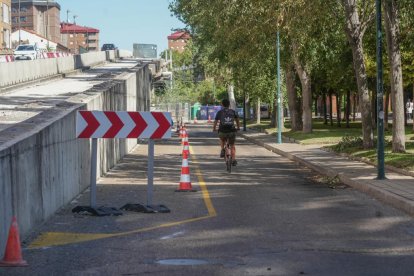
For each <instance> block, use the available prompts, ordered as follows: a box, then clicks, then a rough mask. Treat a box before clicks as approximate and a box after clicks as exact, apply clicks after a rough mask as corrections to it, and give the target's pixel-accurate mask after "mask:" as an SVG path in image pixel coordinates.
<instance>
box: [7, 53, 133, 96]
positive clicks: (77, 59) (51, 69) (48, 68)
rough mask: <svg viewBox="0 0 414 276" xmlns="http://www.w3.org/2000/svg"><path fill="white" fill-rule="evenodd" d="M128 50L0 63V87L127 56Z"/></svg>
mask: <svg viewBox="0 0 414 276" xmlns="http://www.w3.org/2000/svg"><path fill="white" fill-rule="evenodd" d="M127 56H128V51H124V50H116V51H115V50H114V51H106V52H103V51H99V52H89V53H85V54H81V55H74V56H68V57H62V58H50V59H37V60H27V61H26V60H25V61H15V62H8V63H0V88H1V87H7V86H11V85H15V84H19V83H23V82H26V81H32V80H36V79H41V78H45V77H49V76H53V75H58V74H63V73H69V72H71V71H73V70H76V69H80V68H83V67H88V66H95V65H98V64H101V63H103V62H106V61H110V60H114V59H115V58H122V57H127Z"/></svg>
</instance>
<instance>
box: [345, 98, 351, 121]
mask: <svg viewBox="0 0 414 276" xmlns="http://www.w3.org/2000/svg"><path fill="white" fill-rule="evenodd" d="M350 115H351V91H350V90H348V91H347V92H346V128H350V125H349V116H350Z"/></svg>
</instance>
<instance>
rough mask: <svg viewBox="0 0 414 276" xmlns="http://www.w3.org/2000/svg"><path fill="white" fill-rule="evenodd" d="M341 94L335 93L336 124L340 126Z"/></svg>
mask: <svg viewBox="0 0 414 276" xmlns="http://www.w3.org/2000/svg"><path fill="white" fill-rule="evenodd" d="M341 105H342V103H341V95H339V93H338V94H336V125H337V126H338V127H341Z"/></svg>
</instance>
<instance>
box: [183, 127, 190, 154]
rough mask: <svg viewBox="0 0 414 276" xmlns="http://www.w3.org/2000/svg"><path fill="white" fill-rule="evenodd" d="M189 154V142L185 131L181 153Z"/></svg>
mask: <svg viewBox="0 0 414 276" xmlns="http://www.w3.org/2000/svg"><path fill="white" fill-rule="evenodd" d="M184 153H185V154H187V156H188V155H190V144H189V143H188V134H187V132H185V134H184V138H183V154H184Z"/></svg>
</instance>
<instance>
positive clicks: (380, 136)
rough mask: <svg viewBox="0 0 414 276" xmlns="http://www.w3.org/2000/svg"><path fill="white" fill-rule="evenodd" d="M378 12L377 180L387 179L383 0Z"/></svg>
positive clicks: (378, 1)
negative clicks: (382, 26) (383, 73)
mask: <svg viewBox="0 0 414 276" xmlns="http://www.w3.org/2000/svg"><path fill="white" fill-rule="evenodd" d="M375 4H376V11H377V114H378V115H377V116H378V118H377V158H378V165H377V167H378V174H377V179H379V180H382V179H385V169H384V104H383V96H384V87H383V80H382V30H381V0H376V3H375Z"/></svg>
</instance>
